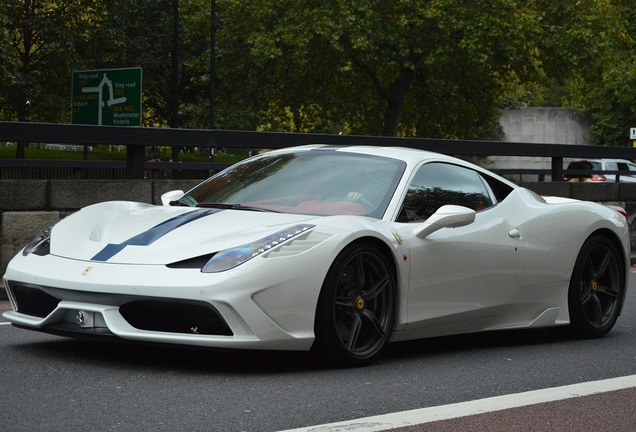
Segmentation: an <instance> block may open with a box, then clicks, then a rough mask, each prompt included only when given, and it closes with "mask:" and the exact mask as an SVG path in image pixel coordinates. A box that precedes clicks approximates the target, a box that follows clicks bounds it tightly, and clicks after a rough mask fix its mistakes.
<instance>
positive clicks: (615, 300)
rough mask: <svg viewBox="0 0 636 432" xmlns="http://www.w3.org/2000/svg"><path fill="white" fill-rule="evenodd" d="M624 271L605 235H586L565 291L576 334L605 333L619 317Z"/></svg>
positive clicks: (617, 254)
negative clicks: (587, 237)
mask: <svg viewBox="0 0 636 432" xmlns="http://www.w3.org/2000/svg"><path fill="white" fill-rule="evenodd" d="M624 292H625V270H624V265H623V260H622V258H621V255H620V254H619V252H618V250H617V248H616V246H615V245H614V244H613V243H612V242H611V241H610V240H609V239H608V238H607V237H605V236H602V235H597V236H594V237H591V238H589V239H588V240H587V241H586V242H585V243H584V244H583V247H582V248H581V251H580V252H579V256H578V258H577V260H576V264H575V266H574V272H573V274H572V278H571V280H570V288H569V293H568V305H569V309H570V322H571V327H572V329H573V330H574V332H575V334H576V335H577V336H581V337H586V338H597V337H601V336H604V335H605V334H607V333H608V332H609V331H610V330H611V329H612V327H613V326H614V324H615V323H616V320H617V319H618V316H619V314H620V311H621V307H622V303H623V297H624Z"/></svg>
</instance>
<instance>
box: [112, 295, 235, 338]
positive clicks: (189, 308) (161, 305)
mask: <svg viewBox="0 0 636 432" xmlns="http://www.w3.org/2000/svg"><path fill="white" fill-rule="evenodd" d="M119 313H121V315H122V316H123V317H124V319H125V320H126V321H128V324H130V325H131V326H133V327H135V328H137V329H140V330H149V331H162V332H169V333H189V334H204V335H219V336H232V335H233V333H232V331H231V330H230V328H229V326H228V325H227V323H226V322H225V321H224V320H223V318H221V315H220V314H219V312H218V311H217V310H216V309H215V308H214V307H213V306H211V305H208V304H202V303H198V302H182V301H178V300H172V301H165V300H135V301H132V302H130V303H126V304H124V305H122V306H120V307H119Z"/></svg>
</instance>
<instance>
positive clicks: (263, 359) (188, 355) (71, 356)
mask: <svg viewBox="0 0 636 432" xmlns="http://www.w3.org/2000/svg"><path fill="white" fill-rule="evenodd" d="M12 348H13V349H16V350H20V351H21V352H22V353H26V354H29V355H33V356H38V357H42V358H44V359H46V361H58V362H64V363H67V362H68V363H82V364H85V363H87V362H91V363H94V364H97V365H99V366H100V367H106V368H121V367H126V368H130V367H136V368H140V369H155V370H159V369H166V370H170V371H179V370H183V371H188V372H191V373H196V372H202V373H207V372H210V371H213V370H214V371H218V372H220V373H228V374H233V373H241V374H246V373H248V374H249V373H253V374H260V373H272V372H274V373H276V372H293V371H306V370H312V369H321V368H324V367H325V366H323V365H321V363H320V362H319V361H318V360H317V359H315V358H314V357H313V356H312V355H311V353H308V352H288V351H247V350H210V349H199V348H189V347H183V348H182V347H172V346H157V345H145V344H130V343H118V342H108V343H104V342H96V341H85V340H76V339H66V338H62V339H54V340H47V341H43V342H36V343H34V342H30V343H23V344H18V345H13V347H12Z"/></svg>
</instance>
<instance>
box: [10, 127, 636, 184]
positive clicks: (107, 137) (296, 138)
mask: <svg viewBox="0 0 636 432" xmlns="http://www.w3.org/2000/svg"><path fill="white" fill-rule="evenodd" d="M4 141H17V142H35V143H56V144H77V145H86V146H95V145H99V144H107V145H123V146H126V149H127V151H126V162H125V167H126V177H127V178H130V179H136V178H137V179H138V178H144V176H145V175H146V173H147V171H146V170H147V169H153V168H162V169H172V170H178V169H190V167H189V165H196V166H197V168H196V169H200V168H203V169H210V170H214V169H219V168H221V167H222V164H214V163H210V164H206V163H201V164H193V163H190V164H184V163H180V162H172V163H170V162H160V163H161V166H158V165H154V166H148V163H147V162H146V160H145V147H146V146H170V147H174V146H178V147H185V148H189V147H204V148H205V147H214V148H219V147H222V148H244V149H276V148H284V147H290V146H295V145H303V144H316V143H322V144H333V145H374V146H396V147H399V146H401V147H411V148H417V149H422V150H430V151H434V152H438V153H444V154H453V155H465V156H521V157H549V158H551V161H552V162H551V169H550V170H549V174H550V175H551V176H552V179H554V180H560V179H562V178H563V174H564V170H563V159H564V158H616V159H636V148H632V147H601V146H587V145H565V144H534V143H521V142H501V141H475V140H444V139H429V138H397V137H378V136H360V135H329V134H299V133H282V132H252V131H230V130H209V129H167V128H151V127H118V126H92V125H69V124H50V123H20V122H0V142H4ZM62 163H64V164H68V165H69V166H77V168H81V167H90V166H92V165H93V164H96V165H98V166H102V167H103V166H104V165H105V164H109V163H108V162H97V161H35V160H27V159H25V160H14V159H0V168H3V167H9V166H16V165H18V166H35V165H38V164H39V165H40V166H48V164H51V166H56V167H59V166H60V164H62ZM120 163H121V162H120ZM20 164H25V165H20ZM110 164H117V162H110ZM536 171H542V172H543V173H546V171H544V170H523V169H520V170H515V172H516V173H517V174H519V173H524V172H527V173H531V172H532V173H534V172H536Z"/></svg>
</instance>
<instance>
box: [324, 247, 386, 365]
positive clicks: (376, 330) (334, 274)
mask: <svg viewBox="0 0 636 432" xmlns="http://www.w3.org/2000/svg"><path fill="white" fill-rule="evenodd" d="M395 280H396V279H395V274H394V271H393V267H392V266H391V265H390V263H389V262H388V261H387V258H386V255H385V254H383V253H382V251H380V250H379V249H378V248H377V247H375V246H373V245H371V244H368V243H357V244H352V245H350V246H348V247H347V248H345V249H344V250H343V251H342V252H341V253H340V254H339V255H338V256H337V257H336V259H335V260H334V262H333V264H332V265H331V267H330V269H329V271H328V272H327V276H326V278H325V281H324V283H323V286H322V289H321V292H320V297H319V299H318V306H317V309H316V320H315V324H314V331H315V335H316V341H315V343H314V346H313V347H312V350H313V351H314V352H315V353H317V354H318V355H319V356H321V358H322V359H324V360H326V361H327V362H328V363H330V364H331V365H334V366H345V367H352V366H364V365H367V364H369V363H371V362H372V361H373V360H375V359H376V358H377V357H378V356H379V355H380V353H381V352H382V350H383V349H384V347H385V346H386V345H387V342H388V340H389V336H390V335H391V330H392V329H393V322H394V320H395V303H396V302H395V296H396V282H395Z"/></svg>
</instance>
